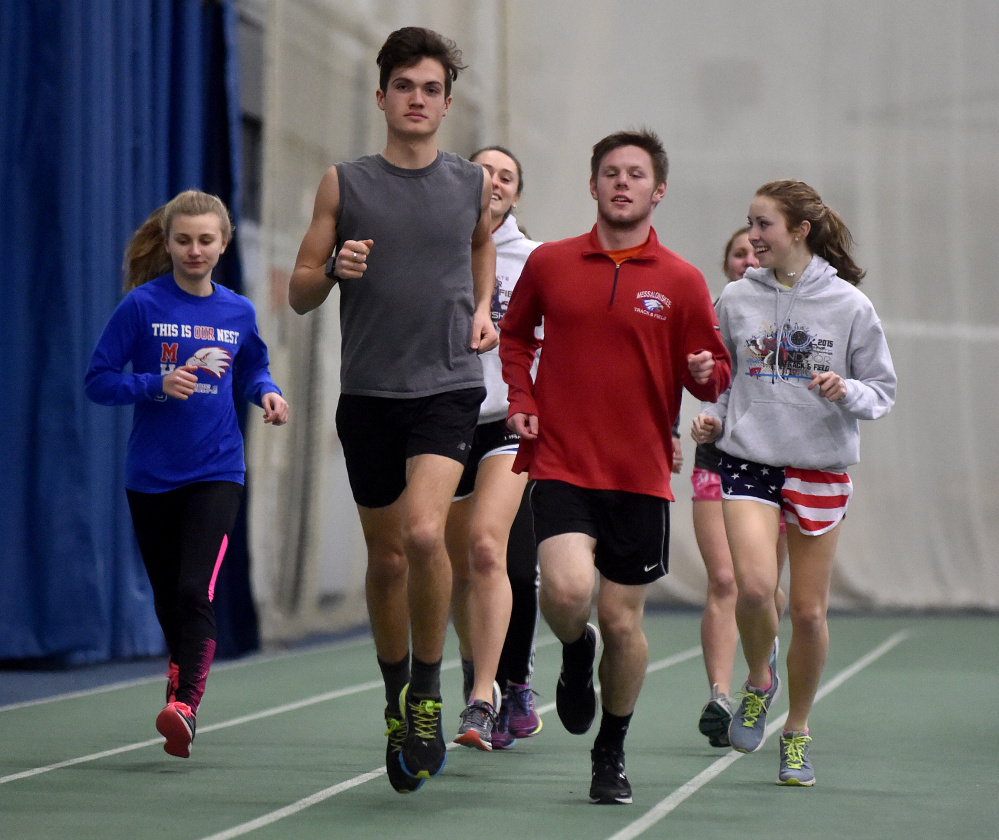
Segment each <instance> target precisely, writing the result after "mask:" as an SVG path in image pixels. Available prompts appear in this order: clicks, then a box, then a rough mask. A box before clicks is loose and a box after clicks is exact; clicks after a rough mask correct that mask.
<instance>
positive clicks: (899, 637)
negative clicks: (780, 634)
mask: <svg viewBox="0 0 999 840" xmlns="http://www.w3.org/2000/svg"><path fill="white" fill-rule="evenodd" d="M908 637H909V634H908V632H906V631H904V630H903V631H900V632H898V633H896V634H895V635H894V636H891V637H889V638H888V639H887V640H886V641H885V642H883V643H882V644H881V645H879V646H878V647H876V648H874V650H872V651H871V652H870V653H868V654H867V655H866V656H863V657H861V658H860V659H858V660H857V661H856V662H854V663H853V665H851V666H849V667H848V668H844V669H843V670H842V671H840V672H839V673H838V674H837V675H836V676H835V677H833V678H832V679H831V680H829V682H827V683H825V684H823V685H822V686H821V687H820V688H819V690H818V691H817V692H816V693H815V702H816V703H817V702H818V701H819V700H821V699H822V698H823V697H825V696H826V695H827V694H829V693H830V692H832V691H835V690H836V689H837V688H839V687H840V686H841V685H842V684H843V683H844V682H846V681H847V680H848V679H850V677H852V676H854V675H855V674H857V673H859V672H860V671H862V670H863V669H864V668H866V667H867V666H868V665H870V664H871V663H872V662H874V661H875V660H877V659H879V658H880V657H882V656H884V655H885V654H886V653H887V652H888V651H890V650H891V649H892V648H893V647H895V646H896V645H898V644H900V643H901V642H903V641H904V640H905V639H907V638H908ZM786 718H787V713H785V714H784V715H783V716H782V717H781V719H780V720H775V721H774V722H773V723H771V724H770V725H769V726H768V727H767V729H766V734H767V737H769V736H770V735H772V734H773V733H774V732H776V731H777V730H779V729H780V728H781V727H782V726H783V725H784V721H785V719H786ZM742 756H743V753H739V752H736V751H735V750H732V752H730V753H728V754H727V755H725V756H724V757H722V758H719V759H718V760H717V761H715V762H714V763H713V764H712V765H711V766H710V767H708V768H707V769H705V770H703V771H702V772H700V773H698V774H697V775H696V776H694V778H693V779H691V780H690V781H689V782H687V783H686V784H683V785H681V786H680V787H678V788H677V789H676V790H675V791H673V792H672V793H671V794H670V795H669V796H667V797H666V798H665V799H663V800H662V801H661V802H660V803H659V804H658V805H656V806H655V807H654V808H652V809H651V810H650V811H648V812H647V813H646V814H645V815H643V816H642V817H641V818H639V819H637V820H635V822H633V823H631V825H628V826H626V827H625V828H623V829H621V830H620V831H618V832H617V833H615V834H612V835H611V836H610V837H609V838H607V840H633V838H635V837H638V836H639V835H640V834H642V833H644V832H645V831H646V830H648V829H649V828H651V827H652V826H654V825H655V824H656V823H658V822H659V821H660V820H662V819H663V818H665V817H667V816H668V815H669V814H670V813H672V812H673V811H674V810H675V809H676V807H677V806H678V805H680V804H681V803H682V802H684V801H685V800H687V799H689V798H690V797H691V796H692V795H693V794H695V793H697V791H698V790H700V789H701V788H702V787H704V785H706V784H707V783H708V782H710V781H711V780H712V779H714V778H715V776H717V775H719V774H720V773H721V772H722V771H723V770H725V769H726V768H728V767H729V766H731V765H732V764H734V763H735V762H736V760H738V759H740V758H742Z"/></svg>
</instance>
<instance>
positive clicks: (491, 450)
mask: <svg viewBox="0 0 999 840" xmlns="http://www.w3.org/2000/svg"><path fill="white" fill-rule="evenodd" d="M519 446H520V435H518V434H517V433H516V432H511V431H510V430H509V429H508V428H507V427H506V420H494V421H492V422H491V423H480V424H479V425H478V426H476V427H475V437H474V438H473V439H472V452H471V454H470V455H469V456H468V462H467V463H466V464H465V471H464V472H463V473H462V474H461V481H459V482H458V489H457V490H455V491H454V497H455V499H464V498H465V497H466V496H471V495H472V492H473V491H474V490H475V478H476V476H477V475H478V474H479V464H480V463H482V461H483V459H485V458H488V457H489V456H490V455H516V454H517V448H518V447H519Z"/></svg>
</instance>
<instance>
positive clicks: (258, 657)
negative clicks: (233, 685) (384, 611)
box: [0, 635, 371, 713]
mask: <svg viewBox="0 0 999 840" xmlns="http://www.w3.org/2000/svg"><path fill="white" fill-rule="evenodd" d="M363 644H371V636H370V635H366V636H359V637H358V638H351V639H345V640H343V641H339V642H326V643H323V644H317V645H311V646H306V647H301V648H295V649H294V650H282V651H274V652H268V653H257V654H253V655H251V656H246V657H244V658H242V659H233V660H228V661H225V662H219V663H218V664H217V665H213V666H212V673H218V672H219V671H230V670H232V669H234V668H242V667H245V666H247V665H259V664H261V663H263V662H274V661H276V660H280V659H293V658H295V657H297V656H307V655H310V654H315V653H329V652H332V651H337V650H346V649H348V648H351V647H355V646H359V645H363ZM164 679H166V671H164V672H163V673H162V674H155V675H152V676H148V677H134V678H132V679H130V680H119V681H117V682H111V683H106V684H104V685H95V686H92V687H90V688H81V689H79V690H77V691H67V692H64V693H62V694H52V695H49V696H48V697H38V698H37V699H35V700H21V701H19V702H17V703H8V704H7V705H5V706H0V713H2V712H12V711H14V710H15V709H26V708H29V707H31V706H44V705H45V704H46V703H58V702H61V701H62V700H75V699H77V698H79V697H90V696H92V695H94V694H105V693H107V692H109V691H117V690H118V689H121V688H134V687H136V686H140V685H149V684H150V683H155V682H162V681H163V680H164Z"/></svg>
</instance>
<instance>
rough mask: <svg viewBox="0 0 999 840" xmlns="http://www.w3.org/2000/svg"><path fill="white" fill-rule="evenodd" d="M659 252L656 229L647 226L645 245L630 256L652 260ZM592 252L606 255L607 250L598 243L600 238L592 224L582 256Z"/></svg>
mask: <svg viewBox="0 0 999 840" xmlns="http://www.w3.org/2000/svg"><path fill="white" fill-rule="evenodd" d="M658 253H659V237H658V236H656V229H655V228H654V227H651V226H650V227H649V238H648V239H646V240H645V247H643V248H642V250H641V251H640V252H639V254H638V256H637V257H632V259H633V260H654V259H656V256H657V255H658ZM594 254H601V255H606V254H607V250H606V249H605V248H604V247H603V246H602V245H601V244H600V240H599V239H598V238H597V226H596V225H594V226H593V228H592V229H591V230H590V235H589V244H588V245H587V246H586V247H585V248H584V249H583V256H584V257H590V256H593V255H594Z"/></svg>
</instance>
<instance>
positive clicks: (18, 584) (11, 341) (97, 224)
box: [0, 0, 255, 662]
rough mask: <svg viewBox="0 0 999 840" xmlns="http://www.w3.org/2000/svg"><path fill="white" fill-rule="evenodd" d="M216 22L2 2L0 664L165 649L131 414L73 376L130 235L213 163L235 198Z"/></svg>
mask: <svg viewBox="0 0 999 840" xmlns="http://www.w3.org/2000/svg"><path fill="white" fill-rule="evenodd" d="M216 18H217V19H218V21H221V22H223V23H225V22H226V21H228V25H229V26H230V27H234V25H235V23H234V21H235V12H234V9H233V7H232V3H231V2H218V3H211V2H209V3H204V4H203V3H202V2H200V0H91V2H88V3H85V4H82V3H81V4H77V3H65V2H59V0H33V2H30V3H0V113H2V114H3V118H2V119H0V196H3V201H0V224H2V226H3V229H4V230H5V231H6V232H7V235H8V238H9V239H8V242H7V243H6V244H5V251H6V253H5V258H4V260H3V261H2V264H0V272H2V274H0V288H2V290H3V293H4V296H5V302H6V307H5V308H6V310H7V316H8V317H7V319H6V321H7V325H6V326H7V328H6V329H5V330H2V331H0V335H2V339H0V340H2V342H3V344H2V351H3V355H4V358H6V359H8V360H10V362H11V363H12V364H10V367H9V370H10V381H8V383H7V388H6V389H5V391H6V394H5V396H6V399H5V400H4V402H3V409H2V411H3V419H2V428H3V429H4V432H5V434H6V436H7V440H6V445H4V446H0V474H2V475H3V477H4V480H5V483H6V490H7V492H6V493H5V501H4V504H2V505H0V534H2V535H3V539H2V541H0V581H2V585H0V659H25V658H36V657H62V658H65V659H66V660H67V661H71V662H82V661H98V660H104V659H108V658H127V657H134V656H140V655H149V654H157V653H160V652H161V651H162V650H163V641H162V634H161V633H160V630H159V626H158V624H157V623H156V620H155V616H154V614H153V610H152V598H151V594H150V592H149V587H148V583H147V581H146V577H145V572H144V570H143V568H142V563H141V559H140V557H139V554H138V551H137V549H136V547H135V543H134V537H133V534H132V528H131V521H130V519H129V516H128V508H127V503H126V500H125V494H124V490H123V487H122V476H123V474H124V469H123V460H124V452H125V442H126V440H127V438H128V432H129V429H130V425H131V409H130V408H114V409H112V408H107V407H104V406H97V405H94V404H92V403H90V402H89V400H87V398H86V396H85V395H84V394H83V389H82V381H83V374H84V372H85V370H86V366H87V363H88V361H89V358H90V353H91V351H92V349H93V346H94V344H95V343H96V340H97V337H98V336H99V335H100V332H101V330H102V329H103V327H104V324H105V323H106V321H107V318H108V316H109V315H110V313H111V311H112V310H113V309H114V307H115V306H116V305H117V303H118V301H119V300H120V299H121V256H122V251H123V249H124V246H125V243H126V242H127V240H128V238H129V237H130V235H131V233H132V231H133V230H134V229H135V228H136V227H137V226H138V225H139V224H140V223H141V222H142V221H143V219H144V218H145V217H146V216H147V215H148V213H149V212H150V211H151V210H152V209H153V208H155V207H157V206H158V205H160V204H162V203H163V202H164V201H166V200H168V199H169V198H170V197H171V196H172V195H174V194H175V193H176V192H178V191H180V190H181V189H186V188H188V187H192V186H195V187H204V182H205V180H206V165H208V164H209V163H210V164H211V166H212V167H213V168H215V167H219V166H221V167H223V168H224V170H225V173H226V174H225V178H223V179H222V180H226V179H228V183H229V185H230V192H231V191H232V189H233V182H234V180H235V179H234V177H233V175H232V173H233V171H234V166H233V159H232V157H231V154H230V152H231V147H230V146H229V145H228V143H227V142H226V138H225V136H224V135H225V134H226V132H222V135H223V136H222V137H221V138H220V137H219V136H214V137H211V138H210V142H209V136H208V133H207V130H206V126H208V125H209V124H213V125H214V122H215V120H216V116H217V115H216V114H215V113H213V112H211V111H208V110H206V109H207V108H208V107H209V103H210V102H214V101H217V100H215V99H214V97H215V94H212V93H211V91H212V90H213V89H216V88H217V89H222V90H226V89H227V85H228V86H232V85H233V82H232V81H231V80H227V79H226V78H225V77H224V74H223V76H222V77H220V78H218V79H209V78H207V77H206V73H207V72H208V71H209V69H210V64H211V63H210V62H208V61H206V57H214V55H215V50H217V49H223V50H225V49H226V47H227V44H226V43H225V41H224V40H222V39H219V38H218V37H217V35H216V30H219V31H224V29H225V27H224V26H223V25H222V24H217V23H216V22H215V19H216ZM234 55H235V54H234V53H233V54H232V56H229V61H230V64H229V65H228V67H229V69H232V67H233V66H234V65H233V64H232V61H233V60H234ZM230 110H232V109H229V108H222V109H221V110H220V111H219V114H220V115H221V116H222V117H223V118H224V119H223V123H224V124H225V121H226V120H228V118H229V116H230V113H229V112H230ZM209 145H210V146H211V155H209V154H207V151H208V148H209ZM212 178H215V176H214V175H213V176H212ZM213 191H215V192H219V194H220V195H222V197H223V199H225V200H226V201H227V203H230V206H233V205H232V202H231V197H230V196H229V195H227V194H224V193H223V192H222V191H221V190H219V189H215V190H213ZM230 262H231V263H235V264H237V265H238V260H236V259H232V260H230ZM220 279H221V278H220ZM227 285H229V283H228V282H227ZM235 285H236V286H237V287H239V286H240V285H241V283H240V282H239V279H238V276H237V280H236V284H235ZM244 543H245V540H244ZM254 620H255V616H254ZM254 632H255V627H254ZM220 641H221V640H220ZM224 646H225V645H224V643H223V645H220V647H224Z"/></svg>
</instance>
